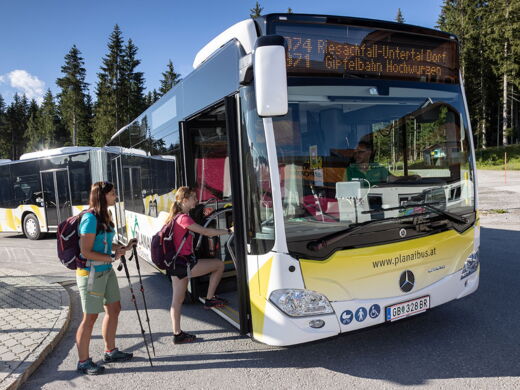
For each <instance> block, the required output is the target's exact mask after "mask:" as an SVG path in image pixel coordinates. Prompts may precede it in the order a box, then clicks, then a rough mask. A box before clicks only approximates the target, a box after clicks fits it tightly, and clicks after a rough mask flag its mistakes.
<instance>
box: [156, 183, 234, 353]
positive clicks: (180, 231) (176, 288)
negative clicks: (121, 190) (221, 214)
mask: <svg viewBox="0 0 520 390" xmlns="http://www.w3.org/2000/svg"><path fill="white" fill-rule="evenodd" d="M197 203H198V200H197V194H196V193H195V190H193V189H191V188H189V187H180V188H179V189H178V190H177V192H176V194H175V201H174V202H173V205H172V207H171V209H170V215H169V216H168V219H167V220H166V224H169V223H170V222H171V221H173V223H174V231H173V239H174V244H175V248H177V250H178V256H177V259H176V260H175V268H172V269H170V270H169V271H168V274H169V275H170V276H172V286H173V297H172V304H171V307H170V315H171V318H172V326H173V342H174V344H183V343H191V342H193V341H195V338H196V336H195V335H192V334H189V333H186V332H183V331H182V330H181V307H182V302H183V301H184V297H185V294H186V288H187V287H188V280H189V277H188V276H190V277H197V276H202V275H206V274H210V277H209V285H208V293H207V295H206V300H205V303H204V308H206V309H209V308H211V307H222V306H224V305H225V304H226V303H227V302H226V300H225V299H222V298H220V297H218V296H216V295H215V290H216V289H217V286H218V284H219V282H220V279H221V277H222V273H223V272H224V263H223V262H222V261H220V260H218V259H197V258H196V257H195V255H194V253H193V234H194V233H197V234H201V235H204V236H208V237H213V236H221V235H224V234H231V233H232V229H213V228H207V227H203V226H201V225H199V224H197V223H196V222H195V221H194V220H193V219H192V218H191V217H190V216H189V212H190V210H191V209H193V208H194V207H195V206H196V205H197ZM179 260H180V261H179ZM183 262H184V264H185V266H182V263H183Z"/></svg>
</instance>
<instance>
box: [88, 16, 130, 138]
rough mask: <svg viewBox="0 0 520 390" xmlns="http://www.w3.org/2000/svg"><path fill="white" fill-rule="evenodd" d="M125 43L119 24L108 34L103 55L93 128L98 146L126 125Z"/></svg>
mask: <svg viewBox="0 0 520 390" xmlns="http://www.w3.org/2000/svg"><path fill="white" fill-rule="evenodd" d="M123 43H124V42H123V36H122V32H121V30H120V28H119V26H118V25H117V24H116V25H115V26H114V30H113V31H112V33H111V34H110V37H109V42H108V54H107V55H106V56H105V57H104V58H103V65H102V66H101V72H99V73H98V83H97V86H96V96H97V101H96V105H95V108H94V112H95V117H94V131H93V140H94V144H95V145H97V146H102V145H104V144H105V143H106V142H107V141H108V140H109V139H110V137H111V136H112V135H113V134H114V133H115V132H116V131H117V130H119V129H120V128H121V127H122V126H123V122H124V119H123V115H124V113H123V109H122V108H123V98H124V97H123V96H122V95H123V93H122V92H123V82H124V79H123V78H122V77H121V76H122V75H124V73H125V69H124V47H123Z"/></svg>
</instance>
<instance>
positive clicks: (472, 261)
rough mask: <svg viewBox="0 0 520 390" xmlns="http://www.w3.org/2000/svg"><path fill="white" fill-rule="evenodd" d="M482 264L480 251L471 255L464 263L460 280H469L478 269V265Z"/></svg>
mask: <svg viewBox="0 0 520 390" xmlns="http://www.w3.org/2000/svg"><path fill="white" fill-rule="evenodd" d="M479 264H480V259H479V253H478V251H476V252H474V253H472V254H471V255H469V257H468V258H467V259H466V262H465V263H464V267H462V275H461V277H460V279H461V280H462V279H464V278H467V277H468V276H469V275H471V274H472V273H474V272H475V271H476V270H477V269H478V265H479Z"/></svg>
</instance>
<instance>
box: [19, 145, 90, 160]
mask: <svg viewBox="0 0 520 390" xmlns="http://www.w3.org/2000/svg"><path fill="white" fill-rule="evenodd" d="M93 149H99V148H96V147H93V146H64V147H62V148H55V149H47V150H39V151H37V152H31V153H24V154H22V155H21V156H20V160H31V159H34V158H42V157H50V156H58V155H61V154H71V153H82V152H88V151H90V150H93Z"/></svg>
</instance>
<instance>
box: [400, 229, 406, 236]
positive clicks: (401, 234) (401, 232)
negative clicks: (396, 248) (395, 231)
mask: <svg viewBox="0 0 520 390" xmlns="http://www.w3.org/2000/svg"><path fill="white" fill-rule="evenodd" d="M399 237H401V238H405V237H406V229H401V230H399Z"/></svg>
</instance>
